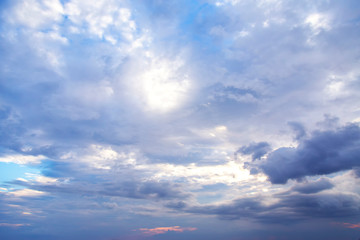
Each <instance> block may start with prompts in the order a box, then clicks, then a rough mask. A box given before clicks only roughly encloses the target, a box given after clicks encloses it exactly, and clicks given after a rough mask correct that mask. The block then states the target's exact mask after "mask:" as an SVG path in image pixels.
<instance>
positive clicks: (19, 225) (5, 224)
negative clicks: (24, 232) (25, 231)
mask: <svg viewBox="0 0 360 240" xmlns="http://www.w3.org/2000/svg"><path fill="white" fill-rule="evenodd" d="M23 226H30V224H24V223H0V227H15V228H17V227H23Z"/></svg>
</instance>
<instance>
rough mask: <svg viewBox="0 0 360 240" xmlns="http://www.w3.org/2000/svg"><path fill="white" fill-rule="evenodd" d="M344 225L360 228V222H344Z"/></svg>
mask: <svg viewBox="0 0 360 240" xmlns="http://www.w3.org/2000/svg"><path fill="white" fill-rule="evenodd" d="M342 225H343V226H344V227H346V228H360V223H357V224H356V223H355V224H354V223H342Z"/></svg>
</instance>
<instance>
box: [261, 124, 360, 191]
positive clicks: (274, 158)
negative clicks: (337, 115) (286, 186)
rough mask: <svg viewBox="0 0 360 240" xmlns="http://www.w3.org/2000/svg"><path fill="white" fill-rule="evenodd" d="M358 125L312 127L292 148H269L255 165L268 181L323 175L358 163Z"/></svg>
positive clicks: (359, 152) (359, 130)
mask: <svg viewBox="0 0 360 240" xmlns="http://www.w3.org/2000/svg"><path fill="white" fill-rule="evenodd" d="M359 154H360V128H359V126H358V125H356V124H349V125H347V126H344V127H341V128H338V129H336V130H332V131H330V130H329V131H316V132H314V133H313V134H312V136H311V137H310V138H308V139H306V140H303V141H301V142H300V144H299V146H298V147H296V148H279V149H277V150H275V151H273V152H271V153H270V154H269V155H268V157H267V159H266V160H265V161H264V162H263V163H259V165H258V166H259V168H260V169H261V170H262V171H263V172H264V173H265V174H266V175H267V176H268V177H269V179H270V181H271V182H272V183H280V184H283V183H286V182H287V180H289V179H299V178H302V177H305V176H313V175H323V174H329V173H334V172H338V171H342V170H348V169H352V168H353V167H358V166H360V161H359Z"/></svg>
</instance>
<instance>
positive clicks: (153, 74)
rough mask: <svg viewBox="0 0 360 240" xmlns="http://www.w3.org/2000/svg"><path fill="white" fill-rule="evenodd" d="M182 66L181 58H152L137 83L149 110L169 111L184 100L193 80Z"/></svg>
mask: <svg viewBox="0 0 360 240" xmlns="http://www.w3.org/2000/svg"><path fill="white" fill-rule="evenodd" d="M182 66H183V63H182V61H181V60H175V61H171V60H166V59H151V60H150V62H149V63H148V64H147V69H146V70H145V71H144V72H143V73H142V74H140V76H139V77H138V80H139V83H137V84H139V89H141V91H140V94H141V96H142V99H143V101H144V104H145V108H146V109H147V110H150V111H156V112H167V111H170V110H173V109H175V108H177V107H179V106H180V105H181V104H182V103H183V102H184V100H185V98H186V95H187V92H188V90H189V88H190V82H191V80H190V79H189V76H188V75H187V74H185V73H183V71H182Z"/></svg>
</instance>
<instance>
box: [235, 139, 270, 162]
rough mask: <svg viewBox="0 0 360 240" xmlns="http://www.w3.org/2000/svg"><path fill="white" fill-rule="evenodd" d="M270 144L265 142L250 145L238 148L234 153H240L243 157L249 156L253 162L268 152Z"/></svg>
mask: <svg viewBox="0 0 360 240" xmlns="http://www.w3.org/2000/svg"><path fill="white" fill-rule="evenodd" d="M270 150H271V148H270V144H269V143H267V142H259V143H252V144H249V145H248V146H244V147H241V148H239V150H237V151H236V153H241V154H244V155H251V156H252V159H253V160H256V159H260V158H261V157H262V156H264V155H265V154H266V153H267V152H268V151H270Z"/></svg>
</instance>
